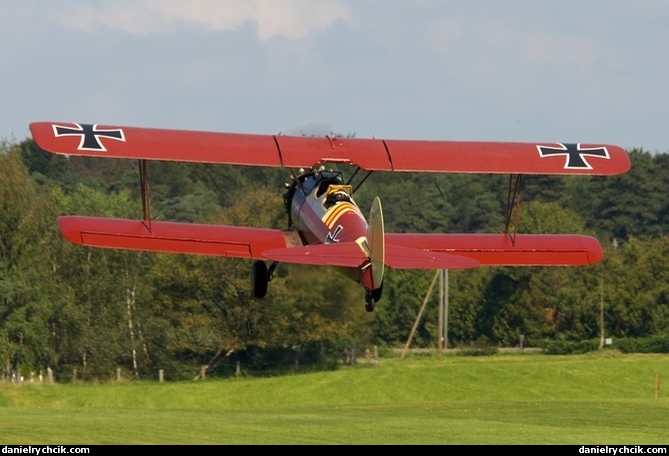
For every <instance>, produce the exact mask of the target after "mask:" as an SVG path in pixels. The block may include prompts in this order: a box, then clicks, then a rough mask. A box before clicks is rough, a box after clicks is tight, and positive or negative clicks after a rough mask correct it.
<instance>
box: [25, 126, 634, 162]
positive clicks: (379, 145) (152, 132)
mask: <svg viewBox="0 0 669 456" xmlns="http://www.w3.org/2000/svg"><path fill="white" fill-rule="evenodd" d="M30 131H31V133H32V136H33V138H34V139H35V142H36V143H37V145H38V146H39V147H40V148H41V149H43V150H45V151H48V152H51V153H55V154H63V155H72V156H88V157H106V158H125V159H139V160H166V161H181V162H193V163H218V164H228V165H249V166H270V167H287V168H306V167H310V166H313V165H315V164H319V163H343V164H348V165H353V166H357V167H359V168H361V169H364V170H367V171H395V172H444V173H491V174H549V175H568V174H581V175H615V174H622V173H625V172H627V171H628V170H629V169H630V160H629V157H628V155H627V153H626V152H625V150H624V149H622V148H621V147H619V146H614V145H606V144H583V143H557V142H536V143H532V142H501V141H442V140H409V139H406V140H394V139H372V138H340V137H311V136H309V137H306V136H287V135H259V134H243V133H224V132H204V131H190V130H167V129H156V128H138V127H122V126H113V125H101V124H84V123H73V122H33V123H31V124H30Z"/></svg>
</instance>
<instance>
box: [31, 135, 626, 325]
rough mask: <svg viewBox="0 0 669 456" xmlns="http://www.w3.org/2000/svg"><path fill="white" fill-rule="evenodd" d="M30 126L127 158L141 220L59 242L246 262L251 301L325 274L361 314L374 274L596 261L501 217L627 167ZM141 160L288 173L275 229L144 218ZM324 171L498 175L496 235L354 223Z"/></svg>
mask: <svg viewBox="0 0 669 456" xmlns="http://www.w3.org/2000/svg"><path fill="white" fill-rule="evenodd" d="M30 130H31V132H32V135H33V138H34V139H35V141H36V143H37V145H38V146H39V147H40V148H41V149H43V150H46V151H48V152H52V153H56V154H63V155H72V156H88V157H107V158H121V159H136V160H138V163H139V173H140V186H141V191H142V201H143V218H142V220H125V219H110V218H98V217H83V216H64V217H60V218H59V219H58V224H59V226H60V230H61V232H62V233H63V235H64V236H65V238H66V239H68V240H69V241H71V242H73V243H75V244H81V245H85V246H93V247H103V248H113V249H131V250H148V251H156V252H170V253H182V254H202V255H219V256H224V257H234V258H247V259H252V260H255V261H253V266H252V273H251V277H252V287H253V294H254V296H255V297H257V298H262V297H263V296H265V294H266V292H267V288H268V282H269V281H270V280H271V279H272V274H273V272H274V269H275V268H276V266H277V264H279V263H280V262H286V263H299V264H309V265H327V266H332V267H335V268H337V269H339V270H340V271H342V272H344V273H345V274H346V275H347V276H349V277H350V278H352V279H353V280H354V281H356V282H358V283H359V284H360V285H362V287H364V289H365V308H366V310H367V311H370V312H371V311H373V310H374V306H375V303H376V302H378V301H379V299H380V297H381V291H382V288H383V277H384V269H385V267H389V268H394V269H462V268H472V267H476V266H479V265H497V266H504V265H507V266H570V265H587V264H592V263H596V262H598V261H600V260H601V259H602V249H601V246H600V245H599V242H598V241H597V240H596V239H595V238H592V237H589V236H584V235H579V234H568V235H565V234H561V235H558V234H550V235H534V234H518V233H517V232H516V231H517V230H516V228H515V223H514V220H513V218H514V213H515V214H517V204H518V202H519V199H518V192H519V189H520V181H521V177H522V176H523V175H527V174H544V175H616V174H622V173H625V172H627V171H628V170H629V169H630V160H629V157H628V155H627V153H626V152H625V151H624V150H623V149H622V148H621V147H618V146H612V145H599V144H571V143H550V142H546V143H518V142H463V141H427V140H383V139H358V138H339V137H328V136H325V137H304V136H287V135H254V134H237V133H212V132H200V131H187V130H165V129H152V128H136V127H119V126H109V125H91V124H78V123H69V122H36V123H32V124H31V125H30ZM147 160H167V161H182V162H196V163H217V164H227V165H253V166H270V167H283V168H288V169H290V170H291V174H292V183H290V184H289V185H288V189H287V192H286V194H285V203H286V210H287V212H288V216H289V226H288V227H287V229H286V230H278V229H262V228H251V227H238V226H217V225H206V224H190V223H175V222H168V221H157V220H153V219H152V217H151V213H150V204H149V184H148V178H147V168H146V162H147ZM325 164H346V165H350V166H353V167H356V168H357V169H356V171H355V173H353V174H354V175H355V174H356V173H358V172H359V171H362V172H366V173H367V175H366V176H364V178H363V181H364V179H366V177H367V176H368V175H369V174H370V173H372V172H375V171H387V172H435V173H481V174H508V175H509V197H508V201H507V208H508V209H507V214H506V229H505V232H504V233H503V234H427V233H423V234H417V233H413V234H410V233H385V231H384V222H383V212H382V209H381V202H380V200H379V198H378V197H376V198H375V199H374V201H373V203H372V205H371V211H370V214H369V217H365V216H364V215H363V213H362V212H361V210H360V208H359V207H358V205H357V204H356V203H355V201H354V199H353V190H352V186H351V181H350V180H349V181H348V182H345V181H344V179H343V177H342V175H341V173H339V172H333V171H326V170H325V169H324V167H323V165H325ZM297 170H299V171H297ZM305 170H306V171H305ZM268 263H269V267H268Z"/></svg>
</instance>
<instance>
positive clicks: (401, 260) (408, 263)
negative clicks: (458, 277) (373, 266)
mask: <svg viewBox="0 0 669 456" xmlns="http://www.w3.org/2000/svg"><path fill="white" fill-rule="evenodd" d="M386 265H388V266H389V267H391V268H393V269H468V268H475V267H477V266H478V265H479V262H478V261H476V260H475V259H473V258H469V257H467V256H463V255H451V254H449V253H442V252H430V251H428V250H421V249H415V248H409V247H401V246H398V245H392V244H386Z"/></svg>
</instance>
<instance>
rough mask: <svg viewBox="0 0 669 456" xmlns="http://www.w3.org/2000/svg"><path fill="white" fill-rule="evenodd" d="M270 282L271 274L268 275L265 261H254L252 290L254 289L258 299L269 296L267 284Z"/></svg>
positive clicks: (254, 294)
mask: <svg viewBox="0 0 669 456" xmlns="http://www.w3.org/2000/svg"><path fill="white" fill-rule="evenodd" d="M268 281H269V274H268V273H267V265H266V264H265V262H264V261H260V260H258V261H254V262H253V266H252V267H251V288H252V289H253V296H254V297H256V298H264V297H265V295H266V294H267V282H268Z"/></svg>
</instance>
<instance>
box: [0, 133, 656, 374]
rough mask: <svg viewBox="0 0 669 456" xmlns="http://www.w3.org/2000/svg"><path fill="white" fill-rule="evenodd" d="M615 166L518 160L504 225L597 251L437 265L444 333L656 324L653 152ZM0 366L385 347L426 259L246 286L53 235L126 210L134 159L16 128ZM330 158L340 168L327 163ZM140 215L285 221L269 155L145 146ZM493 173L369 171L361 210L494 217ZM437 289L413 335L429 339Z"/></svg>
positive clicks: (228, 276)
mask: <svg viewBox="0 0 669 456" xmlns="http://www.w3.org/2000/svg"><path fill="white" fill-rule="evenodd" d="M629 153H630V157H631V160H632V170H631V171H630V172H629V173H628V174H625V175H622V176H615V177H605V178H604V177H581V176H576V177H546V176H525V177H524V178H523V181H522V197H523V202H522V203H521V212H520V219H519V220H520V222H519V226H518V231H519V232H532V233H585V234H591V235H593V236H596V237H597V238H598V239H599V240H600V242H601V243H602V245H603V248H604V251H605V257H604V260H603V261H602V262H601V263H599V264H597V265H594V266H589V267H576V268H502V267H494V268H483V267H482V268H477V269H474V270H464V271H456V270H454V271H450V272H449V290H448V291H449V316H448V324H449V328H448V338H449V340H448V345H449V347H470V346H474V345H486V346H513V345H516V344H517V343H518V340H519V337H520V336H521V335H522V336H523V338H524V340H525V341H526V342H525V343H526V344H527V345H532V344H533V343H538V342H539V341H542V340H563V341H579V340H586V339H593V338H597V337H600V335H601V334H602V331H603V333H604V334H606V336H607V337H611V338H613V339H614V340H618V339H625V338H642V337H649V336H654V335H660V334H663V333H666V331H667V329H669V255H668V254H669V240H668V239H667V236H666V232H667V226H668V223H669V201H668V200H667V198H666V195H667V194H669V155H667V154H650V153H648V152H644V151H642V150H636V149H635V150H631V151H629ZM0 169H1V170H2V185H0V204H1V205H2V206H1V207H2V210H1V211H0V362H1V363H2V364H1V365H0V371H1V372H2V376H3V378H7V377H8V376H11V375H12V374H13V375H23V376H27V375H30V373H34V372H39V371H46V369H47V368H49V369H51V370H52V371H53V372H54V373H55V375H56V377H57V378H59V379H66V378H68V377H69V376H70V375H72V372H73V371H75V370H76V372H77V373H78V375H79V376H80V377H81V378H85V379H107V378H111V377H113V376H114V373H115V372H116V369H117V368H119V367H120V368H122V369H123V371H124V373H125V375H126V376H128V377H132V378H154V377H155V376H156V372H158V370H159V369H162V370H163V371H164V372H165V376H166V378H168V379H183V378H193V377H194V376H195V375H197V373H199V372H200V371H201V368H202V366H203V365H204V366H207V371H208V372H209V373H211V374H214V375H221V376H226V375H232V374H233V373H235V372H237V369H238V368H239V367H238V366H240V365H241V366H243V368H244V369H245V370H248V371H252V372H264V373H271V372H276V371H281V370H283V369H285V368H287V367H290V368H292V369H294V368H296V367H297V368H302V369H307V368H332V367H335V366H336V365H337V363H338V362H339V360H340V358H341V356H342V353H343V352H344V351H345V350H351V349H354V350H360V351H362V350H364V349H365V348H369V347H372V346H377V347H381V348H382V349H383V348H390V347H401V346H402V345H403V344H404V343H405V342H406V341H407V338H408V335H409V332H410V331H411V328H412V326H413V325H414V322H415V321H416V316H417V314H418V309H419V308H420V306H421V303H422V301H423V299H424V298H425V295H426V293H427V290H428V287H429V284H430V282H431V280H432V277H433V275H434V273H433V272H432V271H395V270H390V271H389V272H388V273H387V276H386V282H385V284H384V296H383V299H382V301H381V302H380V303H379V305H378V307H377V310H376V311H375V312H373V313H367V312H365V311H364V306H363V291H362V289H361V288H360V287H358V286H355V285H354V284H352V283H350V282H349V281H348V279H346V278H345V277H342V276H339V275H338V274H337V273H336V272H334V271H331V270H329V269H327V268H310V267H303V266H299V265H283V264H282V265H280V266H279V268H278V269H277V270H276V273H275V278H274V280H273V281H272V282H271V284H270V291H269V293H268V295H267V297H266V298H264V299H262V300H257V299H254V298H253V297H252V294H251V289H250V283H249V271H250V262H248V261H245V260H237V259H224V258H223V259H222V258H214V257H206V256H187V255H169V254H155V253H148V252H131V251H117V250H107V249H92V248H85V247H80V246H75V245H71V244H69V243H68V242H67V241H65V240H64V239H63V238H62V236H61V235H60V233H59V232H58V228H57V225H56V218H57V217H58V216H59V215H64V214H80V215H96V216H106V217H123V218H140V217H141V197H140V194H139V184H138V181H139V180H138V171H137V163H136V162H134V161H132V160H108V159H91V158H82V157H70V158H68V157H62V156H56V155H52V154H48V153H45V152H43V151H41V150H39V149H38V148H37V146H36V145H35V143H34V142H33V141H32V140H25V141H23V142H21V143H18V144H10V143H6V142H5V143H2V145H1V147H0ZM342 171H343V172H344V173H345V174H347V173H349V175H350V173H351V172H352V170H350V169H347V168H345V167H344V168H342ZM149 179H150V183H151V197H152V214H153V215H154V216H155V217H156V218H159V219H162V220H173V221H183V222H198V223H217V224H231V225H243V226H258V227H270V228H281V229H283V228H286V224H287V216H286V213H285V211H284V208H283V200H282V193H281V189H282V188H283V183H284V182H285V181H287V180H288V174H287V171H286V170H277V169H265V168H257V167H233V166H220V165H219V166H215V165H202V164H197V165H195V164H185V163H168V162H151V163H149ZM507 186H508V176H498V175H485V176H478V175H455V174H454V175H446V174H438V175H433V174H412V173H409V174H401V175H400V174H393V173H378V174H373V175H372V176H370V177H369V178H368V179H367V180H366V181H365V182H364V184H363V185H362V186H361V187H360V188H359V189H358V190H357V191H356V201H357V202H358V204H359V205H360V206H361V208H362V209H363V211H364V210H365V208H367V209H368V206H367V205H369V204H371V200H372V198H373V197H374V196H376V195H379V196H380V197H381V199H382V202H383V203H384V213H385V218H386V229H387V231H389V232H428V233H429V232H501V231H502V230H503V229H504V220H505V217H504V215H505V210H506V197H507ZM436 299H437V297H436V295H435V296H434V297H433V298H431V301H430V305H428V306H427V307H426V311H425V313H424V314H423V317H422V318H421V320H420V322H419V324H418V326H417V328H416V332H415V336H414V338H413V342H412V343H413V346H417V347H433V346H435V345H436V340H437V337H438V335H437V327H438V324H437V313H438V309H437V306H436Z"/></svg>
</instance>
